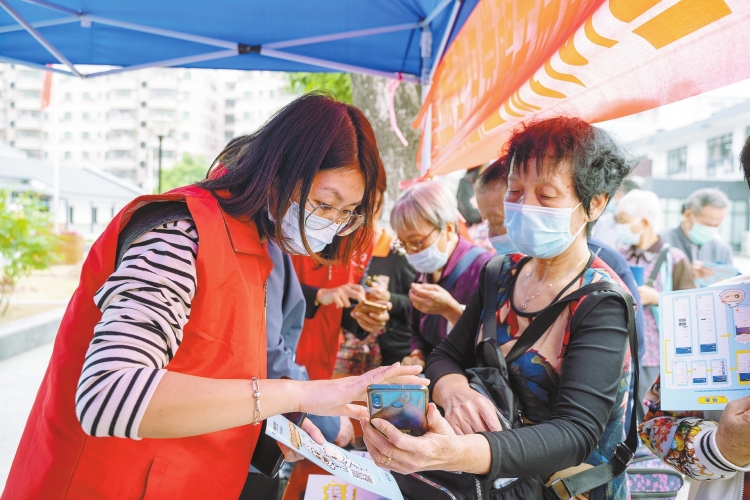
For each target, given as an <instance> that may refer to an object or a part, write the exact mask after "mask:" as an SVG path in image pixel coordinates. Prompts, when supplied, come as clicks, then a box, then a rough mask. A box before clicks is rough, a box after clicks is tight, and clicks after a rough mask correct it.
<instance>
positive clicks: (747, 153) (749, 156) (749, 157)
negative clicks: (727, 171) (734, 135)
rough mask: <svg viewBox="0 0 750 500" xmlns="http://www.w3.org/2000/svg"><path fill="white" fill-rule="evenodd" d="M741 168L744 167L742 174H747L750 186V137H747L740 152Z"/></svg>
mask: <svg viewBox="0 0 750 500" xmlns="http://www.w3.org/2000/svg"><path fill="white" fill-rule="evenodd" d="M740 168H741V169H742V174H743V175H744V176H745V182H747V187H750V137H748V138H747V140H746V141H745V145H744V146H742V151H741V152H740Z"/></svg>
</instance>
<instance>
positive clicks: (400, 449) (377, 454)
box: [361, 403, 490, 474]
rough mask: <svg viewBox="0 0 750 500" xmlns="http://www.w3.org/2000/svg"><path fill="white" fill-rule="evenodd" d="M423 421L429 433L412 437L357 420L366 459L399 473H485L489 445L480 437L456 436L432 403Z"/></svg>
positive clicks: (386, 426)
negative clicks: (425, 419) (365, 448)
mask: <svg viewBox="0 0 750 500" xmlns="http://www.w3.org/2000/svg"><path fill="white" fill-rule="evenodd" d="M427 421H428V423H429V432H427V434H425V435H424V436H420V437H414V436H407V435H406V434H404V433H402V432H401V431H400V430H398V429H397V428H396V427H394V426H393V425H392V424H391V423H390V422H388V421H387V420H383V419H381V418H376V419H373V420H370V419H369V418H363V419H361V423H362V430H363V433H364V440H365V444H366V445H367V450H368V451H369V452H370V456H372V459H373V460H374V461H375V462H376V463H377V464H378V465H379V466H380V467H384V468H386V469H389V470H392V471H395V472H399V473H401V474H411V473H413V472H417V471H421V470H449V471H463V472H470V473H474V474H486V473H487V472H488V471H489V468H490V446H489V442H488V441H487V439H486V438H485V437H484V436H482V435H480V434H474V435H472V436H457V435H456V433H454V432H453V429H452V428H451V426H450V425H449V424H448V422H447V421H446V420H445V419H444V418H443V417H442V416H441V415H440V412H438V410H437V407H436V406H435V405H434V404H433V403H430V405H429V407H428V409H427ZM370 423H372V425H370ZM373 426H374V427H373ZM381 433H382V434H381ZM482 442H483V443H484V444H482ZM389 459H390V460H389Z"/></svg>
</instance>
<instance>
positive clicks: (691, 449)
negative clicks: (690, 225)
mask: <svg viewBox="0 0 750 500" xmlns="http://www.w3.org/2000/svg"><path fill="white" fill-rule="evenodd" d="M645 403H646V405H647V406H648V412H647V413H646V418H645V419H644V422H643V423H642V424H641V426H640V436H641V440H642V441H643V444H645V445H646V447H648V449H650V450H651V451H652V452H653V453H654V454H655V455H656V456H657V457H659V458H660V459H661V460H662V461H663V462H665V463H666V464H667V465H670V466H672V467H673V468H674V469H676V470H677V471H679V472H681V473H683V474H685V475H686V476H688V477H690V478H691V479H693V480H694V482H693V483H691V498H706V499H714V498H716V499H718V498H722V499H726V500H732V499H740V498H741V497H742V481H743V477H742V476H743V475H742V474H737V472H748V471H750V466H748V467H744V468H741V467H737V466H736V465H733V464H732V463H731V462H729V461H727V460H726V459H725V458H724V457H723V456H722V454H721V452H720V451H719V448H718V446H717V445H716V432H715V431H716V426H717V425H718V424H717V422H716V421H714V420H709V419H707V418H704V415H703V412H698V411H692V412H680V413H676V412H669V411H663V410H662V409H661V401H660V380H659V379H658V378H657V379H656V382H654V384H653V385H652V386H651V390H649V392H648V393H647V394H646V398H645ZM712 413H714V412H712ZM716 420H718V415H717V418H716ZM718 479H729V480H730V481H718V482H717V481H716V480H718ZM700 482H705V483H703V484H702V483H700ZM708 482H715V483H721V484H714V485H709V484H706V483H708ZM694 489H698V490H699V493H698V494H697V496H693V492H692V490H694Z"/></svg>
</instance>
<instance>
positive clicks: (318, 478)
mask: <svg viewBox="0 0 750 500" xmlns="http://www.w3.org/2000/svg"><path fill="white" fill-rule="evenodd" d="M384 499H385V497H382V496H380V495H378V494H377V493H372V492H370V491H367V490H363V489H362V488H357V487H356V486H354V485H352V484H349V483H348V482H346V481H342V480H341V479H339V478H337V477H336V476H330V475H328V474H310V475H309V476H308V478H307V488H306V489H305V499H304V500H384ZM385 500H387V499H385Z"/></svg>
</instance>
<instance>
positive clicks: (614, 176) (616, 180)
mask: <svg viewBox="0 0 750 500" xmlns="http://www.w3.org/2000/svg"><path fill="white" fill-rule="evenodd" d="M532 159H533V160H535V163H536V171H537V173H538V174H541V173H542V172H544V171H547V172H549V171H552V170H554V169H558V168H559V165H560V162H562V161H566V160H567V161H568V162H569V163H570V165H571V170H572V173H573V181H574V184H575V190H576V195H577V196H578V199H579V200H580V201H581V206H583V210H584V211H585V212H586V215H590V209H591V200H592V199H593V198H594V197H595V196H597V195H599V194H606V195H607V198H608V199H611V198H612V197H613V196H614V194H615V193H616V192H617V190H618V188H619V187H620V185H621V184H622V180H623V179H624V178H625V177H626V176H627V175H628V174H629V173H630V170H631V168H632V163H631V162H629V161H628V160H627V159H626V158H625V154H624V153H623V152H622V151H621V149H620V148H619V147H618V146H617V144H616V143H615V141H614V140H613V139H612V138H611V137H610V136H609V134H607V133H606V132H605V131H603V130H602V129H600V128H597V127H593V126H591V125H589V124H588V123H586V122H585V121H583V120H581V119H580V118H573V117H565V116H561V117H556V118H548V119H545V120H539V121H534V122H530V123H526V124H522V125H521V126H520V127H519V128H518V129H516V130H515V131H514V132H513V134H512V135H511V137H510V139H509V140H508V142H507V144H506V147H505V154H504V155H503V156H502V157H501V158H500V160H498V161H503V162H507V163H508V164H509V168H513V169H514V170H516V171H519V172H521V174H522V175H523V174H524V173H525V172H526V169H527V168H528V165H529V161H530V160H532ZM595 222H596V221H593V222H590V223H588V225H587V228H586V234H587V235H588V236H590V235H591V229H592V228H593V226H594V224H595Z"/></svg>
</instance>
